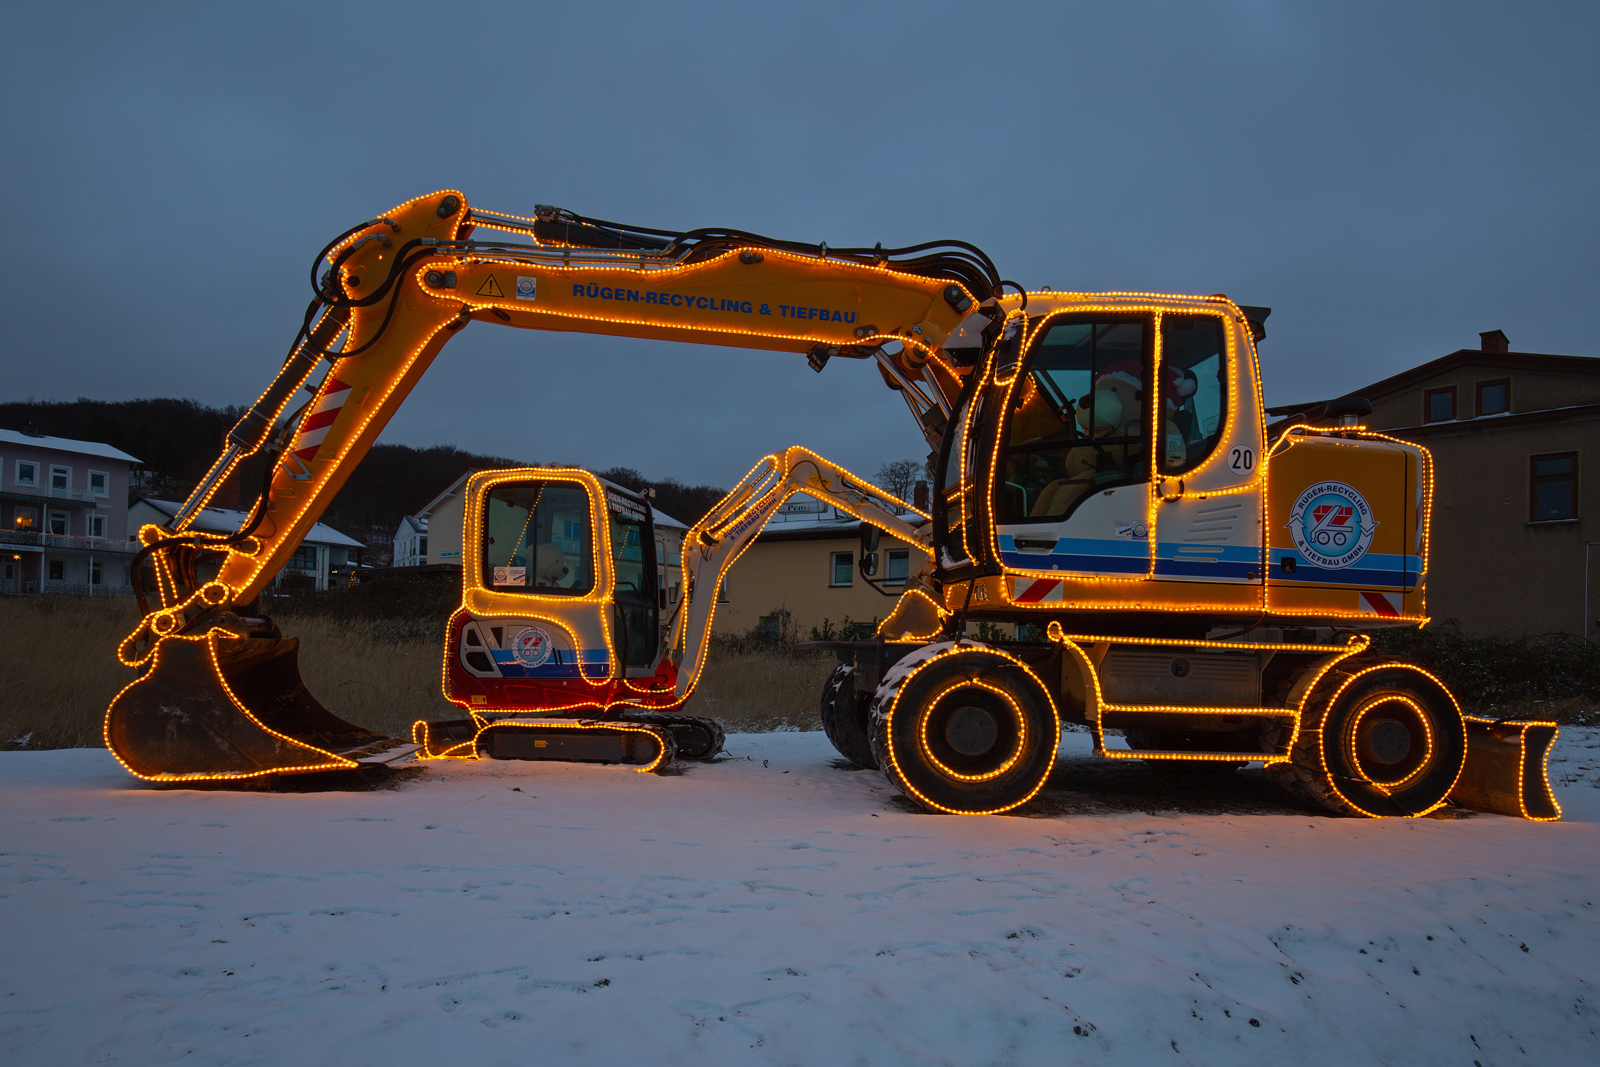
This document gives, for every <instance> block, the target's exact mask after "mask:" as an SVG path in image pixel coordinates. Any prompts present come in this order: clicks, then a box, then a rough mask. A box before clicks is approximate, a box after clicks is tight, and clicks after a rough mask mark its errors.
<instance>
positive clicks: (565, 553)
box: [483, 482, 594, 596]
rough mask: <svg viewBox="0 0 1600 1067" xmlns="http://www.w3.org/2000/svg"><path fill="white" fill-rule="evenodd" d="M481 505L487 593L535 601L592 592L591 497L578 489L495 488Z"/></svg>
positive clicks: (563, 485)
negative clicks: (532, 597) (525, 595)
mask: <svg viewBox="0 0 1600 1067" xmlns="http://www.w3.org/2000/svg"><path fill="white" fill-rule="evenodd" d="M484 506H485V509H486V512H485V515H484V524H483V526H484V533H483V539H484V544H483V584H484V586H485V587H486V588H489V589H493V590H494V591H496V592H504V593H531V594H534V595H537V596H581V595H582V594H584V593H588V592H590V591H592V590H593V589H594V545H593V536H592V534H591V524H590V519H589V494H588V493H587V492H585V491H584V488H583V486H582V485H578V484H576V483H573V482H517V483H515V484H507V485H497V486H495V487H494V488H493V489H492V490H490V492H489V499H488V501H487V502H486V503H485V505H484Z"/></svg>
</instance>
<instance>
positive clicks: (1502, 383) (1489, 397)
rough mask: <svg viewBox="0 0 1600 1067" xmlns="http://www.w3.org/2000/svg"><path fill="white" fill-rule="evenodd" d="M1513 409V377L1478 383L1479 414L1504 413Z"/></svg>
mask: <svg viewBox="0 0 1600 1067" xmlns="http://www.w3.org/2000/svg"><path fill="white" fill-rule="evenodd" d="M1510 410H1511V379H1510V378H1496V379H1495V380H1494V381H1491V382H1479V383H1478V414H1479V415H1503V414H1505V413H1506V412H1508V411H1510Z"/></svg>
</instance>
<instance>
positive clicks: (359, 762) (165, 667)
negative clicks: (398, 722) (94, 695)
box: [105, 629, 417, 781]
mask: <svg viewBox="0 0 1600 1067" xmlns="http://www.w3.org/2000/svg"><path fill="white" fill-rule="evenodd" d="M299 644H300V643H299V642H298V641H296V640H292V639H286V638H283V637H280V636H266V637H256V636H250V637H236V636H231V635H229V634H227V633H225V632H222V631H220V630H215V629H213V630H211V631H210V632H208V633H206V634H204V635H196V636H194V637H169V638H166V639H164V640H162V641H161V643H160V645H159V646H158V647H157V649H156V650H155V654H154V656H153V657H152V658H151V660H150V662H149V665H148V667H147V669H146V671H145V673H144V675H143V676H142V677H140V678H139V679H138V680H137V681H135V682H133V683H132V684H131V685H129V686H128V687H127V688H126V689H124V690H123V691H122V692H121V693H119V694H118V695H117V697H116V699H115V700H113V701H112V702H111V707H110V708H109V709H108V710H107V712H106V727H105V733H106V744H107V745H108V746H109V747H110V749H111V751H112V752H113V753H115V754H116V756H117V758H118V759H119V760H121V761H122V763H123V765H124V766H126V767H127V768H128V770H130V771H132V772H133V773H134V774H136V775H138V776H139V777H141V778H146V779H150V780H153V781H198V780H205V779H233V778H255V777H262V776H266V775H272V774H298V773H304V772H307V771H328V770H341V769H343V770H361V769H364V768H368V767H370V768H373V769H387V765H388V764H389V763H391V762H393V761H395V760H397V759H400V758H403V757H405V756H408V755H410V754H411V753H412V752H415V751H416V750H417V746H416V745H413V744H409V743H404V742H400V741H396V740H394V739H392V738H388V737H384V736H382V735H381V734H376V733H373V732H372V731H370V730H366V729H363V728H362V727H359V726H356V725H355V724H353V723H348V722H346V721H344V720H343V719H341V718H339V717H338V716H337V715H335V714H333V713H332V712H331V711H329V710H328V709H327V708H325V707H323V706H322V705H321V704H320V703H318V701H317V699H316V697H314V696H312V695H311V693H310V691H308V690H307V689H306V687H305V683H304V682H302V681H301V679H300V665H299Z"/></svg>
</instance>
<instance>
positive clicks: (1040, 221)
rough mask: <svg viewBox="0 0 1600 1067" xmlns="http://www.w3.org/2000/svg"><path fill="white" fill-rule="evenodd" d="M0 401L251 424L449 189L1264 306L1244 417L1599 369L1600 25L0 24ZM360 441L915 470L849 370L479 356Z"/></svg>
mask: <svg viewBox="0 0 1600 1067" xmlns="http://www.w3.org/2000/svg"><path fill="white" fill-rule="evenodd" d="M0 50H3V51H0V56H3V62H4V72H5V78H6V83H7V84H6V89H7V91H6V92H5V94H4V104H3V105H0V108H3V110H0V113H3V119H0V123H3V137H4V146H5V148H4V152H3V153H0V182H3V186H4V191H5V194H6V195H5V203H6V205H7V210H8V216H9V217H10V218H11V219H12V220H13V223H12V224H13V226H14V228H13V229H12V231H11V233H12V237H11V244H10V246H9V253H8V254H7V256H6V257H5V259H4V264H3V266H0V271H3V272H4V274H3V281H4V285H3V288H0V293H3V296H0V300H3V301H4V309H5V317H6V322H7V329H6V331H5V334H4V340H3V342H0V343H3V344H4V359H3V366H4V368H5V374H4V381H3V385H0V396H3V397H4V398H6V399H22V398H26V397H35V398H40V399H71V398H75V397H79V396H84V397H89V398H92V399H104V400H117V399H125V398H130V397H137V396H183V397H193V398H195V399H196V400H199V401H201V402H203V403H206V404H213V405H219V406H220V405H226V404H245V403H248V402H250V401H252V400H253V399H254V398H255V396H256V395H257V394H258V393H259V392H260V390H261V388H262V387H263V386H264V385H265V384H266V383H267V381H268V380H269V379H270V378H271V376H272V374H273V373H274V371H275V370H276V369H277V366H278V363H279V361H280V360H281V359H282V356H283V353H284V350H285V348H286V346H287V345H288V343H289V341H290V340H291V338H292V337H293V335H294V332H295V329H296V327H297V325H298V323H299V316H300V314H301V311H302V310H303V308H304V306H305V303H306V300H307V299H308V297H309V295H310V294H309V289H308V285H307V281H306V274H307V268H308V266H309V264H310V260H311V257H312V256H313V255H314V254H315V253H316V251H317V249H319V248H320V247H321V246H322V245H323V244H324V243H325V242H326V241H328V240H329V239H330V238H332V237H333V236H334V235H336V234H337V233H339V232H340V231H341V230H343V229H344V228H346V227H347V226H349V225H352V224H354V223H356V222H359V221H361V220H363V219H367V218H371V217H372V216H374V215H376V214H378V213H380V212H382V211H384V210H386V209H388V208H390V207H392V206H393V205H395V204H397V203H399V202H400V201H403V200H406V199H409V198H411V197H413V196H417V195H420V194H423V193H427V192H430V191H432V190H435V189H441V188H447V187H455V188H459V189H461V190H463V191H464V192H465V193H466V195H467V197H468V198H469V200H470V202H471V203H472V204H473V205H475V206H478V207H482V208H487V209H490V210H500V211H506V212H512V213H516V214H523V215H526V214H531V213H532V210H533V206H534V205H535V204H536V203H546V204H556V205H559V206H562V207H566V208H570V209H572V210H574V211H577V212H579V213H581V214H586V215H593V216H598V217H601V218H607V219H614V220H619V221H623V222H628V223H633V224H638V225H643V226H649V227H657V228H670V229H689V228H693V227H699V226H722V227H733V228H739V229H744V230H753V231H756V232H759V233H764V234H768V235H770V236H773V237H779V238H785V239H791V240H803V241H827V242H828V243H829V244H831V245H835V246H841V245H863V244H864V245H871V244H872V243H874V242H876V241H882V242H883V243H884V244H885V245H886V246H893V245H899V244H909V243H912V242H918V241H925V240H931V239H936V238H960V239H962V240H966V241H970V242H973V243H975V244H977V245H979V246H981V247H982V248H983V249H985V250H986V251H987V252H988V253H989V255H990V256H991V257H992V258H993V259H994V261H995V262H996V264H997V265H998V266H999V268H1000V271H1001V273H1002V275H1003V276H1005V277H1008V278H1014V279H1017V280H1018V281H1020V282H1022V283H1024V284H1025V285H1027V286H1028V287H1030V288H1037V287H1040V286H1044V285H1049V286H1052V287H1054V288H1057V289H1075V290H1089V291H1094V290H1115V289H1141V290H1157V291H1169V292H1176V293H1201V294H1204V293H1227V294H1228V295H1229V296H1231V297H1233V298H1234V299H1235V300H1237V301H1239V302H1241V303H1247V304H1263V305H1268V306H1271V307H1272V308H1273V315H1272V318H1271V321H1270V322H1269V324H1268V334H1269V336H1268V338H1267V340H1266V341H1265V342H1264V344H1263V346H1262V360H1263V364H1264V377H1265V384H1266V393H1267V400H1268V403H1282V402H1288V401H1294V400H1301V399H1309V398H1323V397H1328V396H1334V395H1339V394H1341V393H1344V392H1348V391H1351V390H1354V389H1357V388H1359V387H1360V386H1362V385H1365V384H1367V383H1369V382H1372V381H1375V380H1377V379H1380V378H1383V377H1385V376H1387V375H1389V374H1392V373H1395V372H1397V371H1400V370H1402V369H1405V368H1406V367H1410V366H1414V365H1416V364H1419V363H1423V362H1426V361H1428V360H1430V359H1434V358H1436V357H1438V356H1441V355H1444V354H1445V353H1447V352H1450V351H1453V350H1455V349H1458V348H1466V347H1476V346H1477V344H1478V333H1479V332H1480V331H1484V330H1492V329H1501V330H1504V331H1505V332H1506V333H1507V335H1509V337H1510V339H1511V346H1512V349H1513V350H1515V351H1526V352H1549V353H1565V354H1573V355H1586V356H1593V355H1600V346H1597V344H1596V342H1595V335H1594V327H1593V322H1592V321H1591V320H1592V319H1593V318H1594V311H1595V307H1596V303H1597V301H1596V294H1597V282H1600V225H1597V223H1600V195H1597V193H1600V180H1597V178H1600V118H1597V116H1600V107H1597V105H1600V64H1597V62H1596V56H1597V55H1600V5H1596V4H1594V3H1570V4H1561V3H1517V4H1508V3H1507V4H1477V3H1464V2H1453V3H1425V4H1424V3H1394V2H1389V3H1371V4H1363V3H1350V2H1342V3H1337V4H1333V3H1274V2H1270V0H1236V2H1226V3H1201V2H1188V3H1183V2H1149V3H1115V4H1113V3H1103V4H1068V3H1051V4H1007V3H992V4H973V3H932V2H922V3H906V4H879V3H863V2H860V0H856V2H852V3H829V2H811V3H804V4H763V3H728V4H720V3H717V4H712V3H704V4H677V5H673V4H659V3H656V4H645V3H637V4H606V3H598V2H594V0H588V2H584V3H563V4H536V3H522V4H506V5H502V4H495V3H488V2H475V3H472V4H459V5H457V4H446V3H438V2H430V3H409V2H399V0H389V2H386V3H382V4H370V5H357V4H340V3H326V2H322V3H313V4H286V3H273V4H253V5H233V4H214V3H212V4H199V3H195V4H149V3H146V4H80V3H74V4H43V3H39V4H29V5H25V4H20V3H13V4H8V5H7V7H6V14H5V32H4V34H3V35H0ZM383 439H384V440H387V441H394V442H403V443H408V444H414V445H431V444H443V443H449V444H455V445H459V446H461V447H463V448H468V449H472V450H475V451H481V452H489V453H494V454H500V455H506V456H511V457H514V458H517V459H520V460H524V461H528V462H547V461H563V462H571V463H577V464H582V465H585V466H590V467H595V468H604V467H608V466H612V465H624V466H630V467H635V468H638V469H639V470H641V471H642V472H644V473H645V474H646V475H647V476H650V477H656V478H660V477H666V476H673V477H677V478H681V479H684V480H687V481H693V482H700V481H709V482H713V483H717V484H721V485H728V484H731V483H732V482H733V481H734V480H735V479H737V478H738V477H739V476H740V475H741V474H743V473H744V471H745V470H746V469H748V467H749V466H750V464H751V463H752V462H753V461H754V460H755V459H756V458H757V457H758V456H759V455H760V454H762V453H763V452H767V451H771V450H774V449H778V448H782V447H784V446H786V445H789V444H805V445H808V446H810V447H812V448H814V449H816V450H817V451H819V452H821V453H823V454H824V455H827V456H829V457H831V458H833V459H836V460H838V461H840V462H842V463H844V464H845V465H846V466H848V467H851V468H853V469H856V470H859V471H861V472H862V473H865V474H870V473H871V472H872V471H874V470H875V469H876V468H877V466H878V464H879V463H881V462H883V461H885V460H892V459H897V458H900V457H906V456H910V457H917V458H920V457H921V456H922V455H923V454H924V453H925V451H926V449H925V446H924V445H923V444H922V441H921V438H920V436H919V435H918V434H917V433H916V431H915V429H914V426H913V424H912V422H911V420H910V418H909V416H908V415H907V414H906V411H905V408H904V406H903V405H902V404H901V403H900V401H899V400H898V399H897V397H896V396H895V394H893V393H891V392H890V391H889V390H887V389H885V388H884V386H883V383H882V380H881V379H880V377H879V375H878V373H877V371H876V370H875V369H874V368H873V367H872V366H871V365H870V364H868V363H860V362H853V361H844V360H835V361H834V362H833V363H831V364H830V365H829V366H828V367H827V368H826V369H825V371H824V372H823V373H822V374H820V375H818V374H814V373H812V371H811V370H810V369H809V368H808V367H807V366H806V361H805V357H803V356H799V355H782V354H773V353H763V352H754V351H743V350H738V349H726V348H712V347H703V346H690V345H674V344H670V343H667V342H657V341H629V340H624V339H614V338H600V337H586V336H582V335H578V334H539V333H532V332H527V331H520V330H510V329H497V328H494V327H492V326H489V325H485V324H474V325H473V326H471V327H470V328H468V329H467V330H466V331H464V332H463V333H462V335H461V336H460V337H459V338H458V339H456V340H455V341H454V342H452V343H451V344H450V345H449V346H448V347H447V348H446V349H445V351H444V353H443V354H442V355H441V356H440V358H439V359H438V360H437V361H436V362H435V364H434V365H433V368H432V369H431V370H430V371H429V372H428V374H427V376H426V377H425V378H424V379H423V381H422V383H421V385H420V386H419V387H418V388H417V390H416V391H415V392H414V393H413V395H412V399H411V401H410V402H409V403H408V404H407V405H406V406H405V407H404V408H403V409H402V410H401V412H400V413H399V414H398V415H397V416H396V417H395V419H394V421H393V422H392V423H391V424H390V426H389V428H388V429H387V431H386V432H385V435H384V438H383Z"/></svg>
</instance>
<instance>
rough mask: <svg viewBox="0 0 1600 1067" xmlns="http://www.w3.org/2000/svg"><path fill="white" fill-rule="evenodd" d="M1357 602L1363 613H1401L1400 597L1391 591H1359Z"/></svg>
mask: <svg viewBox="0 0 1600 1067" xmlns="http://www.w3.org/2000/svg"><path fill="white" fill-rule="evenodd" d="M1356 602H1357V603H1359V604H1360V605H1361V614H1363V615H1398V614H1400V598H1399V597H1398V596H1396V595H1393V594H1390V593H1357V594H1356Z"/></svg>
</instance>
